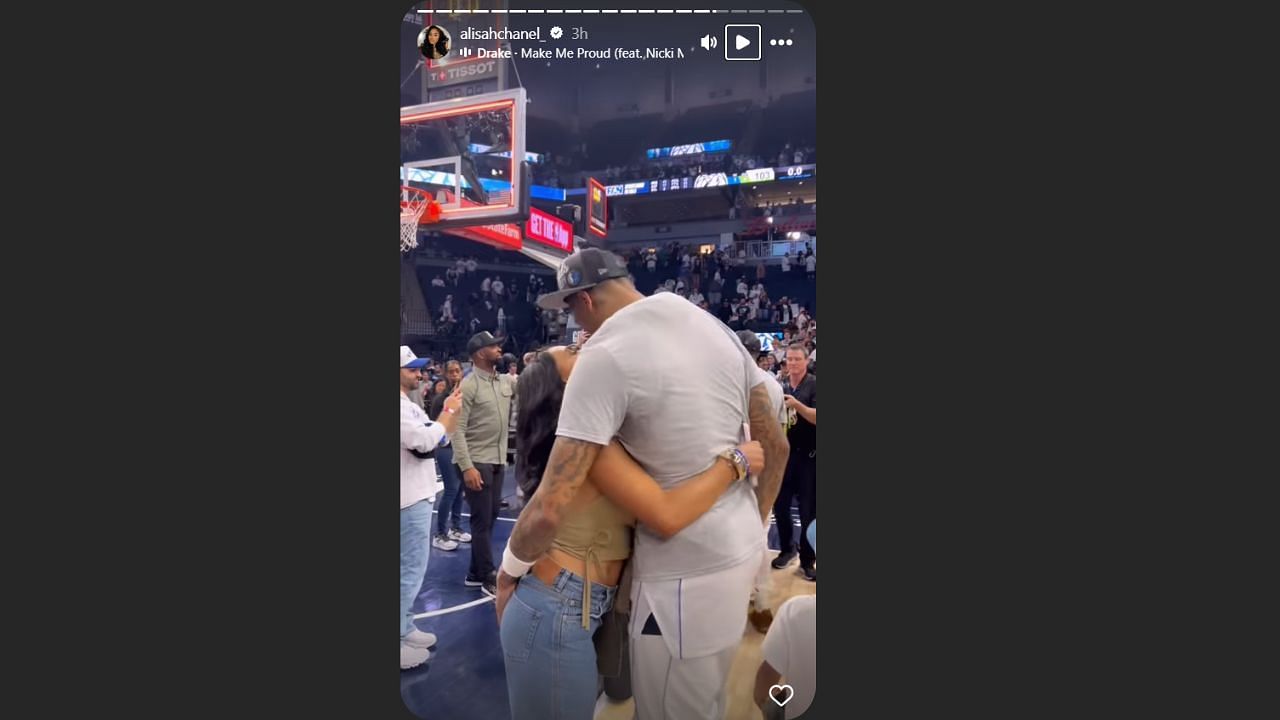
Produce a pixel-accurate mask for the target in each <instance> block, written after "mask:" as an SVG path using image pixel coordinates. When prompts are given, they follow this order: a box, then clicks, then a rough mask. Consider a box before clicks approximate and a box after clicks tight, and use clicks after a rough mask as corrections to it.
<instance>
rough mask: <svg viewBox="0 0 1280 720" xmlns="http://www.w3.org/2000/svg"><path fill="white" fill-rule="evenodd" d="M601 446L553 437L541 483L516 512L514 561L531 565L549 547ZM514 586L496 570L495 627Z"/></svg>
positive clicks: (511, 544) (512, 543)
mask: <svg viewBox="0 0 1280 720" xmlns="http://www.w3.org/2000/svg"><path fill="white" fill-rule="evenodd" d="M603 447H604V446H603V445H596V444H595V443H591V442H587V441H585V440H575V439H573V438H567V437H558V438H556V442H555V445H552V446H551V457H549V458H548V459H547V469H546V470H545V471H543V473H542V482H541V484H539V485H538V490H537V491H536V492H534V493H533V497H532V498H530V499H529V503H528V504H527V505H525V506H524V509H523V510H521V511H520V518H519V519H518V520H516V526H515V527H514V528H513V529H512V530H511V539H510V540H509V541H508V542H507V546H508V547H509V548H510V550H511V553H512V554H513V555H515V556H516V558H517V559H519V560H523V561H525V562H532V561H534V560H537V559H538V558H540V557H542V555H543V553H545V552H546V551H547V550H549V549H550V548H551V541H552V540H554V539H555V537H556V529H557V528H559V527H560V520H561V518H562V517H563V512H564V509H565V508H566V507H568V505H569V503H570V502H572V501H573V498H574V496H575V495H577V494H578V489H579V488H581V487H582V483H583V481H585V480H586V479H587V471H589V470H590V469H591V464H592V463H594V462H595V460H596V457H597V456H598V455H599V454H600V450H601V448H603ZM516 583H517V578H514V577H511V576H510V575H508V574H507V573H506V572H505V571H504V570H503V569H502V568H501V567H499V568H498V582H497V585H498V588H497V589H498V592H497V597H495V598H494V607H495V609H496V610H497V612H498V624H499V625H501V624H502V613H503V611H504V610H505V609H506V607H507V603H508V602H509V601H510V600H511V595H512V594H514V593H515V591H516Z"/></svg>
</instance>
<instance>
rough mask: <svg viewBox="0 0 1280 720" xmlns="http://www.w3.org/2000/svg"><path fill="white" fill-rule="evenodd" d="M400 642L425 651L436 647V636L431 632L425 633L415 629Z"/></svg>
mask: <svg viewBox="0 0 1280 720" xmlns="http://www.w3.org/2000/svg"><path fill="white" fill-rule="evenodd" d="M400 642H401V644H403V645H408V646H409V647H414V648H421V649H423V650H425V649H427V648H429V647H433V646H435V644H436V636H435V635H433V634H431V633H429V632H423V631H421V630H419V629H418V628H413V629H412V630H410V631H409V634H408V635H406V636H405V637H403V638H400Z"/></svg>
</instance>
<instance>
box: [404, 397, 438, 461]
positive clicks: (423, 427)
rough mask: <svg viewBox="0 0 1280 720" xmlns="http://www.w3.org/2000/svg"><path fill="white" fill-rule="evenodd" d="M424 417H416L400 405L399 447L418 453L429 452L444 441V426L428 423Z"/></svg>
mask: <svg viewBox="0 0 1280 720" xmlns="http://www.w3.org/2000/svg"><path fill="white" fill-rule="evenodd" d="M428 422H429V421H427V418H426V415H423V416H422V417H416V416H415V413H414V412H413V410H412V409H411V408H408V407H406V406H405V405H404V404H403V403H401V405H400V447H402V448H404V449H406V450H417V451H418V452H431V451H432V450H435V449H436V448H437V447H438V446H439V445H441V444H442V443H444V441H445V431H444V426H443V425H441V424H440V423H430V424H428Z"/></svg>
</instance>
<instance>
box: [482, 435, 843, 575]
mask: <svg viewBox="0 0 1280 720" xmlns="http://www.w3.org/2000/svg"><path fill="white" fill-rule="evenodd" d="M796 497H799V499H800V567H806V568H811V567H813V560H814V552H813V548H812V547H811V546H810V545H809V538H807V537H805V531H806V530H808V529H809V523H811V522H813V521H814V519H815V518H817V517H818V461H817V458H816V457H811V456H810V454H809V451H806V450H792V451H791V456H790V457H789V458H787V472H786V474H785V475H783V476H782V488H781V489H780V490H779V491H778V499H777V500H775V501H774V503H773V518H774V520H775V521H776V522H777V524H778V542H779V544H780V545H781V546H782V552H784V553H786V552H791V550H792V549H794V548H795V545H793V544H792V543H793V541H792V539H791V533H792V532H793V531H794V530H795V528H794V527H793V526H792V523H791V517H792V515H791V500H792V499H793V498H796ZM473 512H474V511H473Z"/></svg>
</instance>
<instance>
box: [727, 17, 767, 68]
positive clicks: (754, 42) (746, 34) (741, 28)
mask: <svg viewBox="0 0 1280 720" xmlns="http://www.w3.org/2000/svg"><path fill="white" fill-rule="evenodd" d="M724 59H725V60H759V59H760V26H759V25H725V26H724Z"/></svg>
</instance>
